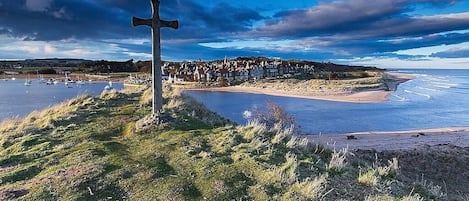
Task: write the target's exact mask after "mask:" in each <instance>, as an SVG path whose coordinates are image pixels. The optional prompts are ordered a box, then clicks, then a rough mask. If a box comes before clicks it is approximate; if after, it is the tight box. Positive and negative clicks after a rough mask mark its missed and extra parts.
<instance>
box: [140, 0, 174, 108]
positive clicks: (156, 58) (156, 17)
mask: <svg viewBox="0 0 469 201" xmlns="http://www.w3.org/2000/svg"><path fill="white" fill-rule="evenodd" d="M150 1H151V4H152V9H153V16H152V18H150V19H140V18H136V17H132V25H133V26H134V27H135V26H140V25H146V26H149V27H151V28H152V49H153V61H152V65H153V66H152V75H153V84H152V89H153V110H152V114H153V115H159V114H160V112H161V109H162V107H163V94H162V88H163V87H162V81H161V46H160V28H161V27H171V28H173V29H178V27H179V22H178V21H177V20H175V21H165V20H161V19H160V0H150Z"/></svg>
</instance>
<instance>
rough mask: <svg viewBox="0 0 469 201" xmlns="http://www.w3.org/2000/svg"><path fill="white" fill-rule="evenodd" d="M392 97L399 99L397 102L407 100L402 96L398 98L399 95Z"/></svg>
mask: <svg viewBox="0 0 469 201" xmlns="http://www.w3.org/2000/svg"><path fill="white" fill-rule="evenodd" d="M392 96H394V97H396V98H397V99H398V100H397V101H405V100H407V99H406V98H404V97H401V96H398V95H396V94H392Z"/></svg>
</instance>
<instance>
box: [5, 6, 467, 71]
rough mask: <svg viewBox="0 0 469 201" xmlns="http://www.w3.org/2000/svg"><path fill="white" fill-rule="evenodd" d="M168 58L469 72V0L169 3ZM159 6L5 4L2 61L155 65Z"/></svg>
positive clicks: (166, 14)
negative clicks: (153, 32) (137, 21)
mask: <svg viewBox="0 0 469 201" xmlns="http://www.w3.org/2000/svg"><path fill="white" fill-rule="evenodd" d="M160 10H161V16H162V18H164V19H167V20H173V19H178V20H179V22H180V28H179V29H178V30H173V29H168V28H164V29H163V30H162V57H163V59H165V60H171V61H182V60H197V59H203V60H212V59H220V58H224V57H229V58H233V57H237V56H267V57H276V58H282V59H305V60H313V61H331V62H336V63H342V64H353V65H369V66H378V67H384V68H469V1H464V0H376V1H370V0H322V1H315V0H256V1H253V0H237V1H231V0H161V9H160ZM133 15H134V16H137V17H142V18H147V17H150V15H151V7H150V2H149V0H0V59H1V60H3V59H30V58H83V59H93V60H101V59H106V60H128V59H134V60H148V59H150V58H151V43H150V39H151V36H150V29H149V28H147V27H132V26H131V23H130V19H131V16H133Z"/></svg>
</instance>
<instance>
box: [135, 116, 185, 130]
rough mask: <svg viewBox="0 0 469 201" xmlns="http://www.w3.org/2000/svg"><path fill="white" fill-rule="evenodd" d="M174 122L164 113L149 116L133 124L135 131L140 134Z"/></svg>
mask: <svg viewBox="0 0 469 201" xmlns="http://www.w3.org/2000/svg"><path fill="white" fill-rule="evenodd" d="M175 121H176V120H175V119H174V118H172V117H171V116H169V115H167V114H164V113H157V114H149V115H147V116H145V117H143V118H142V119H140V120H138V121H137V122H136V123H135V131H136V132H141V131H145V130H148V129H150V128H153V127H155V126H163V125H167V124H168V123H171V122H175Z"/></svg>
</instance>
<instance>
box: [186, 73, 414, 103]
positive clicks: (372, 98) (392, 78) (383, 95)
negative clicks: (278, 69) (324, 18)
mask: <svg viewBox="0 0 469 201" xmlns="http://www.w3.org/2000/svg"><path fill="white" fill-rule="evenodd" d="M384 77H385V81H384V85H385V87H380V88H376V89H368V90H361V91H357V92H345V91H344V92H335V93H332V94H330V93H328V92H306V93H303V94H298V93H288V92H287V91H283V90H275V89H263V88H257V87H242V86H231V87H213V88H190V89H185V90H193V91H212V92H213V91H217V92H238V93H251V94H264V95H271V96H282V97H292V98H305V99H315V100H326V101H337V102H350V103H380V102H385V101H387V100H388V96H389V95H390V94H391V93H392V92H393V91H395V90H396V89H397V87H398V85H399V84H401V83H404V82H406V81H409V80H412V79H414V78H415V76H413V75H408V74H402V73H396V72H385V74H384Z"/></svg>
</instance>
